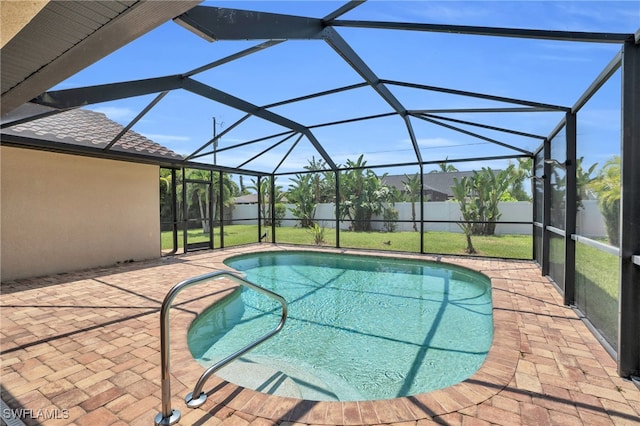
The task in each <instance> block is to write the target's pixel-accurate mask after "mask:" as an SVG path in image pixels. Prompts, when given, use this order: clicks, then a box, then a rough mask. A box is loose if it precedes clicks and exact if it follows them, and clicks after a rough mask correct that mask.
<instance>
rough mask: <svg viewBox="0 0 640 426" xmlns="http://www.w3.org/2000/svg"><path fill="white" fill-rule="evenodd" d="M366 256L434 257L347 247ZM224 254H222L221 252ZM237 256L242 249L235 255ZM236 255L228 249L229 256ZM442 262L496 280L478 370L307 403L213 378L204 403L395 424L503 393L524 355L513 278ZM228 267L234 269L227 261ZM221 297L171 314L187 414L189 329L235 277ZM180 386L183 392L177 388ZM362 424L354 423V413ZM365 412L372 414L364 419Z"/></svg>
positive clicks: (302, 418) (195, 370)
mask: <svg viewBox="0 0 640 426" xmlns="http://www.w3.org/2000/svg"><path fill="white" fill-rule="evenodd" d="M283 250H295V248H294V249H292V248H290V247H283V248H273V247H270V248H268V249H264V250H262V249H260V250H259V251H261V252H262V251H265V252H266V251H283ZM303 250H304V251H317V252H323V251H327V252H333V253H336V252H338V253H344V252H346V251H347V250H344V249H342V250H340V249H320V250H310V249H309V248H304V249H303ZM348 251H349V252H350V253H357V254H361V255H364V256H385V257H396V258H413V259H422V260H429V258H428V257H425V256H421V255H411V254H408V255H407V254H401V255H399V254H397V253H369V252H364V253H363V252H360V251H357V250H348ZM218 254H220V253H218ZM236 254H237V253H236ZM233 255H234V253H229V257H230V256H233ZM442 261H443V263H448V264H452V265H456V266H461V267H464V268H467V269H471V270H473V271H476V272H479V273H482V274H484V275H486V276H487V277H488V278H489V279H490V280H491V290H492V303H493V320H494V336H493V341H492V345H491V348H490V349H489V353H488V354H487V357H486V358H485V361H484V363H483V364H482V365H481V366H480V368H479V369H478V371H476V373H474V374H473V375H472V376H471V377H469V378H468V379H466V380H464V381H462V382H460V383H457V384H455V385H452V386H449V387H447V388H443V389H438V390H435V391H431V392H428V393H422V394H417V395H413V396H408V397H401V398H394V399H384V400H373V401H346V402H340V401H337V402H335V401H304V400H301V399H295V398H287V397H280V396H275V395H268V394H264V393H261V392H258V391H254V390H251V389H247V388H243V387H241V386H238V385H235V384H233V383H229V382H226V381H225V380H223V379H221V378H219V377H217V376H214V377H212V378H211V380H210V381H209V383H208V384H207V386H206V389H208V390H209V391H208V394H209V398H208V400H207V402H206V403H205V404H204V405H203V406H202V407H201V410H205V411H212V410H213V411H218V410H221V409H231V410H234V411H237V412H238V413H244V414H245V415H246V416H248V417H251V416H254V417H260V418H265V419H268V420H271V421H279V422H280V421H296V422H301V423H309V424H318V425H321V424H322V425H336V426H338V425H353V424H372V423H374V424H375V423H394V422H402V421H416V420H422V419H427V420H429V419H432V418H433V417H435V416H441V415H445V414H448V413H453V412H456V411H460V410H465V409H467V408H470V407H473V406H476V405H478V404H480V403H482V402H484V401H486V400H487V399H490V398H491V397H493V396H495V395H496V394H498V393H499V392H501V391H502V390H503V389H504V388H505V387H507V386H508V385H509V383H510V382H511V381H512V380H513V379H514V376H515V371H516V367H517V364H518V361H519V358H520V341H521V335H520V331H519V329H518V324H517V319H516V315H515V313H514V306H513V302H512V299H511V296H510V291H511V289H509V280H508V279H506V278H504V277H502V276H500V275H499V274H492V270H491V269H490V268H488V269H487V270H479V269H477V268H474V267H470V266H469V265H468V264H466V263H467V262H465V259H457V258H455V257H453V258H448V257H443V258H442ZM223 266H224V268H225V269H231V268H229V267H227V266H226V265H223ZM216 285H219V286H220V288H219V289H218V290H219V291H218V292H216V295H212V296H208V297H200V298H197V300H195V301H193V302H192V303H190V304H189V311H191V312H187V311H186V310H180V311H177V312H174V313H173V314H174V316H173V317H172V327H171V330H172V333H171V335H172V336H171V348H172V376H173V377H172V383H175V384H176V385H179V386H176V387H175V390H174V392H172V393H173V395H174V398H173V406H174V407H176V408H178V409H180V410H181V411H182V412H189V411H190V409H189V408H187V407H186V405H185V403H184V399H183V397H184V394H186V393H187V392H190V391H191V389H190V387H192V386H193V385H194V384H195V382H196V381H197V379H198V378H199V376H200V374H201V373H202V371H203V367H202V366H201V365H200V364H199V363H198V362H197V361H196V360H195V359H193V357H192V356H191V354H190V352H189V349H188V344H187V330H188V328H189V326H190V324H191V322H192V321H193V320H195V318H196V316H194V311H197V312H201V311H202V310H204V309H205V308H206V307H208V306H210V305H211V304H212V303H214V302H215V301H216V300H219V299H220V298H222V297H224V296H225V295H226V294H228V293H227V291H229V290H231V289H232V288H235V287H236V285H235V284H234V283H232V282H230V281H228V282H226V283H225V282H224V281H222V280H221V281H220V282H219V283H216ZM178 389H180V390H178ZM355 414H357V417H359V418H360V420H361V421H360V423H357V422H356V423H354V420H353V419H354V416H355ZM363 416H366V417H368V418H366V419H365V418H363Z"/></svg>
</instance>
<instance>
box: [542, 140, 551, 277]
mask: <svg viewBox="0 0 640 426" xmlns="http://www.w3.org/2000/svg"><path fill="white" fill-rule="evenodd" d="M543 150H544V151H543V158H544V159H543V161H544V172H543V176H544V180H543V181H542V187H543V190H542V191H543V192H542V259H540V265H541V266H542V275H549V250H550V244H549V231H547V226H549V225H550V224H551V217H550V216H551V165H550V164H548V163H547V162H546V161H545V160H549V159H551V140H550V139H548V138H547V139H545V140H544V147H543Z"/></svg>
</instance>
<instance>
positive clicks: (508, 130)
mask: <svg viewBox="0 0 640 426" xmlns="http://www.w3.org/2000/svg"><path fill="white" fill-rule="evenodd" d="M421 115H422V116H424V117H429V118H435V119H437V120H443V121H451V122H452V123H458V124H466V125H468V126H474V127H480V128H482V129H488V130H495V131H497V132H503V133H510V134H512V135H518V136H524V137H525V138H534V139H542V140H545V139H546V138H547V137H546V136H540V135H534V134H533V133H525V132H519V131H517V130H512V129H505V128H504V127H496V126H489V125H488V124H480V123H475V122H473V121H466V120H458V119H457V118H451V117H441V116H439V115H432V114H421Z"/></svg>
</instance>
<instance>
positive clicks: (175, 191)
mask: <svg viewBox="0 0 640 426" xmlns="http://www.w3.org/2000/svg"><path fill="white" fill-rule="evenodd" d="M176 179H177V174H176V169H171V203H172V204H173V205H172V207H173V208H172V209H171V210H172V215H171V216H172V218H171V219H172V220H173V226H172V227H171V229H173V235H172V238H173V250H172V251H171V252H172V253H176V252H177V251H178V228H179V227H178V182H177V181H176Z"/></svg>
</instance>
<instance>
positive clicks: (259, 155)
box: [238, 133, 302, 168]
mask: <svg viewBox="0 0 640 426" xmlns="http://www.w3.org/2000/svg"><path fill="white" fill-rule="evenodd" d="M295 135H297V133H291V134H290V135H289V136H287V137H286V138H284V139H282V140H280V141H278V142H276V143H274V144H273V145H271V146H270V147H267V148H265V149H263V150H262V151H260V152H259V153H257V154H256V155H254V156H253V157H251V158H249V159H248V160H245V161H244V162H243V163H242V164H240V165H238V168H241V167H243V166H245V165H247V164H249V163H250V162H252V161H253V160H255V159H256V158H258V157H261V156H262V155H263V154H266V153H267V152H269V151H271V150H272V149H274V148H276V147H278V146H280V145H282V144H283V143H285V142H286V141H287V140H289V139H291V138H292V137H293V136H295ZM301 136H302V135H301Z"/></svg>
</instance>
